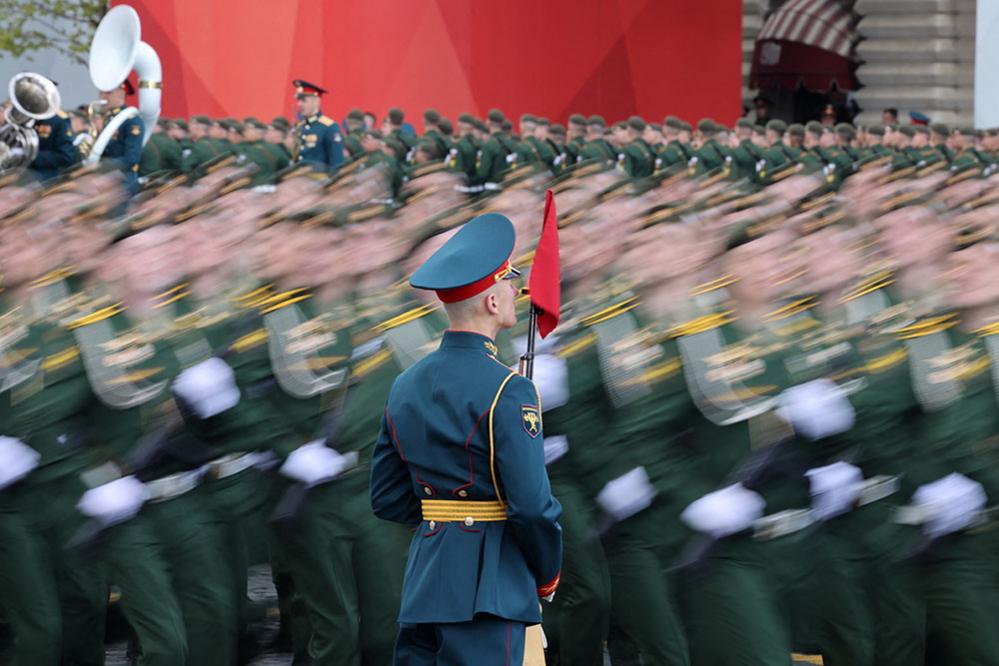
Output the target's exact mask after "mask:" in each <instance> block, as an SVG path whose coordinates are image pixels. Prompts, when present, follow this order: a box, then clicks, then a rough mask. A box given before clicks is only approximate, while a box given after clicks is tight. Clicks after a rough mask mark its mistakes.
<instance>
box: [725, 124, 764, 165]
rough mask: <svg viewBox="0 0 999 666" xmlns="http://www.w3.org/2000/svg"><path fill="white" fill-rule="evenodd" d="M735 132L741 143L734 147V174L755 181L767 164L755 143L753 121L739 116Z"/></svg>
mask: <svg viewBox="0 0 999 666" xmlns="http://www.w3.org/2000/svg"><path fill="white" fill-rule="evenodd" d="M735 134H736V137H737V138H738V139H739V145H738V147H736V148H733V149H732V151H731V153H732V174H733V176H734V177H736V178H747V179H749V180H750V181H755V180H756V178H757V174H758V173H759V172H760V171H762V170H763V167H765V166H766V160H765V157H764V154H763V152H762V151H760V149H759V148H758V147H757V146H756V144H754V143H753V138H752V134H753V123H752V121H751V120H749V119H747V118H739V120H737V121H736V123H735Z"/></svg>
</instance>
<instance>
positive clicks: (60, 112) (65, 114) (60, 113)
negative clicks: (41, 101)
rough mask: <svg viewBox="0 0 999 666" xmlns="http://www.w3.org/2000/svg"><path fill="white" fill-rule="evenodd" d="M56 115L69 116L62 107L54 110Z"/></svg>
mask: <svg viewBox="0 0 999 666" xmlns="http://www.w3.org/2000/svg"><path fill="white" fill-rule="evenodd" d="M56 115H57V116H59V117H60V118H69V114H68V113H66V112H65V111H63V110H62V109H59V110H58V111H56Z"/></svg>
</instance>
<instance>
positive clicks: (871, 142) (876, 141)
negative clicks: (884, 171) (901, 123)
mask: <svg viewBox="0 0 999 666" xmlns="http://www.w3.org/2000/svg"><path fill="white" fill-rule="evenodd" d="M884 137H885V128H884V125H871V126H870V127H868V128H867V148H868V149H869V150H870V151H871V153H873V154H874V155H877V156H878V157H891V156H892V155H893V154H894V153H893V151H892V150H891V148H889V147H888V146H886V145H885V144H884Z"/></svg>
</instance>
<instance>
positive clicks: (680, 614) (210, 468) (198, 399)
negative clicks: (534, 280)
mask: <svg viewBox="0 0 999 666" xmlns="http://www.w3.org/2000/svg"><path fill="white" fill-rule="evenodd" d="M324 118H325V119H326V120H329V123H327V122H325V121H324V120H323V119H324ZM64 120H68V121H69V122H72V130H71V131H72V133H73V134H77V135H81V136H82V135H83V134H86V133H87V126H86V123H87V117H86V116H85V115H82V114H81V115H76V114H74V115H73V117H72V119H64ZM423 120H424V127H425V131H424V132H423V134H422V135H419V136H417V134H416V132H415V131H414V130H413V129H412V127H411V126H410V125H408V124H407V123H406V119H405V115H404V114H403V112H402V111H400V110H398V109H395V110H392V111H390V112H389V114H388V115H387V116H386V117H385V119H384V120H383V122H382V124H381V126H380V127H379V128H376V127H375V126H374V125H375V118H374V116H370V117H369V116H368V115H366V114H364V113H363V112H361V111H352V112H351V113H349V114H348V115H347V117H346V119H345V121H344V128H343V130H342V131H341V130H340V128H339V125H338V124H336V123H335V122H333V121H332V120H331V119H328V118H327V117H326V116H323V115H322V114H321V112H319V109H318V106H317V107H316V108H315V110H313V111H311V112H310V113H306V114H304V115H303V119H302V120H301V121H300V123H299V124H298V125H297V126H293V125H292V124H291V123H290V122H288V121H285V120H283V119H280V118H276V119H274V120H273V121H271V122H267V123H265V122H262V121H260V120H257V119H254V118H247V119H243V120H234V119H224V120H218V119H210V118H207V117H203V116H195V117H193V118H190V119H188V120H179V119H168V120H164V121H162V122H161V124H160V125H159V127H158V128H157V130H156V131H155V132H154V134H153V135H152V137H151V138H150V140H149V142H148V143H147V145H146V146H145V148H143V149H142V151H141V153H138V154H137V155H132V156H131V157H128V156H126V154H125V153H122V154H120V155H118V156H117V157H116V158H115V159H114V160H107V161H103V162H101V163H100V164H98V165H96V166H88V167H83V168H76V169H71V170H69V171H68V172H66V173H63V174H60V175H55V174H45V175H46V176H50V177H47V178H46V179H44V180H42V181H39V178H38V173H37V171H38V169H37V168H36V169H34V170H33V169H32V168H30V167H29V168H27V169H14V170H10V171H8V172H6V173H2V174H0V265H2V268H3V270H2V273H3V284H2V286H3V292H2V293H0V298H2V299H3V301H4V307H3V308H2V310H0V354H2V357H0V358H2V362H0V405H2V410H0V414H2V423H0V435H2V437H0V590H2V593H0V604H2V606H0V609H2V620H3V623H4V624H5V625H6V632H5V633H4V634H3V636H4V638H0V645H2V644H3V642H4V641H5V642H6V644H7V645H6V652H4V651H3V648H0V654H6V655H8V656H7V657H6V658H7V659H8V662H7V663H14V664H27V665H31V666H40V665H46V664H58V663H66V664H78V665H82V664H88V665H89V664H101V663H103V660H104V636H105V622H106V618H107V616H108V608H109V605H110V606H112V607H113V608H114V609H115V612H116V613H120V615H121V616H122V617H123V618H124V620H125V622H126V623H127V626H128V627H129V634H130V637H131V642H132V647H131V650H132V652H133V654H134V655H135V657H136V659H138V662H137V663H141V664H163V665H168V666H176V665H178V664H204V665H206V666H209V665H211V666H220V665H225V664H235V663H238V662H241V661H244V660H246V659H248V658H249V655H252V654H253V653H254V651H255V650H256V649H257V647H258V646H254V645H253V642H254V641H253V639H254V636H253V626H254V622H255V620H256V619H257V618H258V611H259V609H255V608H254V607H253V606H252V604H250V603H249V601H248V598H247V591H246V586H247V582H246V577H247V567H248V565H249V563H251V562H254V561H257V560H258V559H261V558H263V559H266V561H268V562H269V563H270V565H271V568H272V571H273V577H274V581H275V585H276V587H277V590H278V594H279V597H280V604H281V609H280V613H281V622H282V630H283V632H284V633H283V638H284V640H286V641H287V645H288V646H289V650H290V651H293V652H294V653H295V655H296V660H297V661H296V663H302V664H306V663H312V664H362V663H363V664H372V665H378V666H380V665H383V664H389V663H391V653H392V641H393V640H394V638H395V635H396V626H395V621H396V612H397V610H398V606H399V595H400V590H401V582H402V576H403V570H402V569H403V566H404V563H405V558H406V550H407V544H408V542H409V539H410V537H411V533H410V532H409V530H407V529H405V528H401V527H400V526H398V525H393V524H389V523H384V522H380V521H378V520H377V519H375V517H374V516H373V515H372V513H371V509H370V506H369V504H368V490H367V488H368V469H369V462H370V456H371V449H372V446H373V444H374V441H375V437H376V435H377V432H378V428H379V423H380V420H381V415H382V413H383V410H384V405H385V399H386V396H387V394H388V390H389V387H390V386H391V384H392V381H393V380H394V378H395V377H396V376H397V375H398V373H399V372H401V371H402V370H404V369H406V368H408V367H409V366H411V365H412V364H413V363H415V362H416V361H417V360H418V359H419V358H421V357H422V356H423V355H424V354H426V353H427V352H428V351H429V350H431V349H434V348H435V346H436V344H437V342H438V341H439V338H440V335H441V334H442V332H443V331H444V330H445V329H446V326H447V322H446V319H445V318H444V315H443V313H442V311H441V310H440V308H439V307H438V306H437V305H436V304H435V303H434V302H431V301H430V300H424V299H425V298H426V296H425V295H423V294H422V292H416V291H414V290H411V289H408V288H407V286H406V283H405V278H406V277H407V276H408V275H409V274H410V273H411V272H412V270H413V269H414V268H415V267H416V266H418V265H419V264H420V263H421V262H422V261H423V260H424V259H426V258H427V257H428V256H429V255H430V254H431V253H432V252H433V251H434V250H435V249H437V248H438V247H440V245H441V244H442V243H443V242H444V240H446V239H447V238H448V237H449V235H450V234H452V233H453V232H454V231H455V230H456V229H457V228H458V227H460V225H462V224H463V223H464V222H467V221H468V220H470V219H471V218H472V217H474V216H476V215H478V214H481V213H483V212H487V211H497V212H501V213H503V214H504V215H506V216H507V217H509V218H510V219H511V220H512V221H513V223H514V225H515V227H516V229H517V243H518V245H517V249H516V251H515V253H514V257H515V260H514V265H515V266H518V267H520V268H522V269H529V267H530V263H531V256H532V249H533V246H534V244H535V243H536V241H537V238H538V235H539V233H540V231H541V210H542V206H543V201H544V192H545V190H546V189H552V190H553V191H554V192H555V201H556V205H557V209H558V220H559V226H560V242H561V258H562V280H563V306H564V307H563V314H562V323H561V324H560V326H559V328H558V329H556V331H555V333H554V334H553V335H552V336H551V337H549V338H548V339H546V340H545V341H544V342H543V343H542V345H541V349H540V351H541V354H540V357H539V359H538V361H537V366H536V383H537V385H538V387H539V390H540V392H541V401H542V405H543V409H544V414H543V417H544V435H545V439H544V446H545V453H546V462H547V465H548V472H549V476H550V478H551V483H552V488H553V491H554V494H555V495H556V497H557V498H558V499H559V501H560V502H561V504H562V506H563V518H562V527H563V538H564V544H565V559H564V566H563V571H562V583H561V587H560V588H559V591H558V593H557V595H556V597H555V599H554V601H553V602H552V603H551V604H545V620H544V629H545V633H546V635H547V640H548V650H547V658H548V661H549V663H551V664H561V665H562V666H568V665H580V664H584V665H591V664H592V665H602V664H604V663H605V662H604V659H605V652H606V653H607V654H608V655H609V659H610V661H611V663H613V664H614V665H615V666H619V665H630V664H646V665H650V664H655V665H669V666H673V665H686V664H695V665H708V664H711V665H717V664H759V665H761V666H763V665H766V666H770V665H772V664H781V663H785V664H786V663H790V662H791V659H792V653H796V655H795V658H796V659H797V660H801V661H803V662H805V663H825V664H830V665H837V664H849V665H850V666H862V665H864V664H871V665H873V664H877V665H878V666H887V665H893V664H897V665H898V666H913V665H917V664H924V663H926V664H942V663H946V664H969V665H970V664H994V663H999V661H997V660H999V637H997V636H996V632H995V631H994V628H995V627H996V626H997V623H999V594H997V593H999V556H997V553H999V548H997V546H999V538H997V534H999V532H996V531H995V530H993V529H992V528H993V527H994V525H995V522H996V515H995V510H994V507H995V506H996V502H997V499H999V467H997V466H996V465H995V462H996V460H997V457H999V409H997V399H999V336H997V334H999V261H997V259H999V254H997V247H999V246H997V238H999V237H997V231H996V226H995V220H996V217H997V212H999V211H997V207H999V188H997V187H996V182H995V177H994V175H993V174H994V172H995V167H994V164H995V163H996V152H995V150H996V148H997V147H999V133H997V132H988V131H985V132H978V131H974V130H971V129H965V128H960V129H956V130H952V129H951V128H948V127H944V126H940V125H932V126H914V125H904V126H893V125H887V126H885V125H878V126H871V127H864V128H856V127H853V126H852V125H823V124H821V123H809V124H807V125H805V126H802V125H790V126H789V125H787V124H785V123H783V122H782V121H779V120H772V121H770V122H768V123H767V124H766V125H765V126H758V125H755V124H753V123H752V122H750V121H748V120H740V121H739V122H738V123H737V124H736V126H735V127H734V128H728V127H723V126H721V125H720V124H718V123H716V122H714V121H712V120H710V119H702V120H700V121H699V122H698V123H697V124H696V126H692V125H690V124H688V123H687V122H685V121H683V120H680V119H677V118H673V117H668V118H666V119H665V120H664V122H663V123H662V124H652V123H647V122H646V121H645V120H643V119H641V118H638V117H632V118H631V119H629V120H627V121H623V122H618V123H615V124H613V125H611V126H610V127H608V126H607V124H606V123H605V121H604V119H603V118H601V117H599V116H590V117H588V118H586V117H583V116H581V115H573V116H572V117H571V118H570V119H569V122H568V126H567V127H563V126H562V125H559V124H557V123H550V122H549V121H548V120H547V119H544V118H538V117H535V116H532V115H525V116H522V117H521V118H520V119H519V122H518V123H517V128H516V129H517V131H516V133H515V132H514V126H513V123H512V122H511V121H510V120H508V119H507V118H506V117H505V115H504V114H503V113H502V112H500V111H498V110H494V111H491V112H490V113H489V114H488V115H487V117H486V118H485V119H484V120H481V119H479V118H475V117H473V116H471V115H467V114H463V115H462V116H460V117H459V118H458V120H457V123H456V124H454V125H452V124H451V123H450V122H449V121H448V120H447V119H445V118H442V117H441V116H440V114H438V113H437V112H435V111H427V112H426V113H425V114H424V118H423ZM310 125H314V126H315V127H316V129H314V130H310V129H306V127H307V126H310ZM334 127H335V128H336V129H335V130H334V129H332V128H334ZM77 143H80V141H78V142H77ZM329 146H332V151H333V152H332V153H331V152H330V150H331V149H330V148H329ZM315 151H318V152H315ZM323 151H325V152H323ZM336 151H339V153H337V152H336ZM43 154H44V153H40V155H43ZM316 156H318V157H316ZM127 160H133V162H128V161H127ZM74 161H75V158H74ZM65 166H66V167H70V165H68V164H67V165H65ZM122 173H124V174H125V177H124V178H123V177H122ZM51 176H55V177H51ZM523 305H524V308H525V310H526V307H527V300H526V298H525V299H523ZM523 318H524V319H526V313H525V316H524V317H523ZM524 335H525V331H524V330H515V331H514V332H512V334H511V335H509V336H507V337H505V338H502V339H499V340H497V341H496V345H497V357H498V358H499V359H500V360H501V361H503V362H504V363H507V364H509V365H514V364H516V362H517V359H518V357H519V356H520V354H521V353H522V352H523V345H524V342H523V339H524Z"/></svg>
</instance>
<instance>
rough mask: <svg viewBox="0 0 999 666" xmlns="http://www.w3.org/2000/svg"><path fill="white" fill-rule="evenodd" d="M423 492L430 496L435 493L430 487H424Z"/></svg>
mask: <svg viewBox="0 0 999 666" xmlns="http://www.w3.org/2000/svg"><path fill="white" fill-rule="evenodd" d="M423 492H425V493H426V494H428V495H433V494H434V491H432V490H431V489H430V488H429V487H428V486H423Z"/></svg>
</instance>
